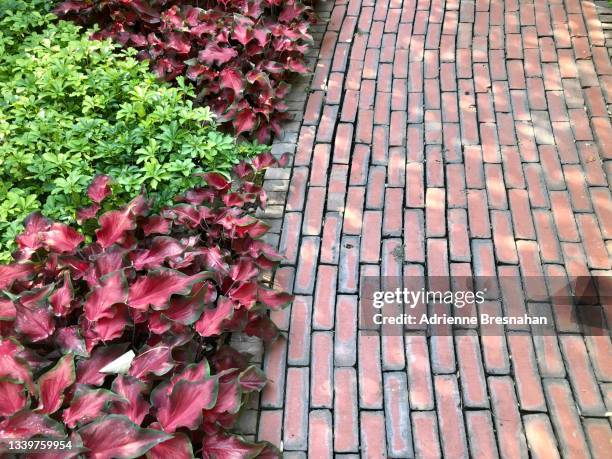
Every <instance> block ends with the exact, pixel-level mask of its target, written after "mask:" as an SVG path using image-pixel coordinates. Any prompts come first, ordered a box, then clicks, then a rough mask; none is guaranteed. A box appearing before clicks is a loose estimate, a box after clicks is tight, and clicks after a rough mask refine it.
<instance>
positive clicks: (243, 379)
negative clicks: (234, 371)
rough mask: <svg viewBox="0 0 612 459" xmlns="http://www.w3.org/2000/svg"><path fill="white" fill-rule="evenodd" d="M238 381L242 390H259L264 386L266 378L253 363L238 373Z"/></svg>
mask: <svg viewBox="0 0 612 459" xmlns="http://www.w3.org/2000/svg"><path fill="white" fill-rule="evenodd" d="M238 382H239V383H240V387H241V388H242V390H243V391H244V392H259V391H261V390H262V389H263V388H264V386H265V385H266V383H267V382H268V380H267V379H266V375H265V374H264V372H263V371H261V370H260V369H259V368H257V367H256V366H255V365H251V366H250V367H248V368H247V369H246V370H244V371H243V372H242V373H240V376H238Z"/></svg>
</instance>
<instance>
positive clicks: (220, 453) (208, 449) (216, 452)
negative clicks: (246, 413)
mask: <svg viewBox="0 0 612 459" xmlns="http://www.w3.org/2000/svg"><path fill="white" fill-rule="evenodd" d="M202 446H203V448H202V455H203V456H202V457H203V458H204V459H237V458H254V457H258V455H259V453H260V452H261V451H262V450H263V448H264V446H265V444H264V443H252V442H249V441H247V440H245V439H244V438H242V437H240V436H238V435H227V434H223V433H220V432H215V433H212V434H210V435H205V436H204V441H203V445H202Z"/></svg>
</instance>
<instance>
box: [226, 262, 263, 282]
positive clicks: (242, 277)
mask: <svg viewBox="0 0 612 459" xmlns="http://www.w3.org/2000/svg"><path fill="white" fill-rule="evenodd" d="M258 274H259V270H258V269H257V267H256V266H255V263H253V261H252V260H250V259H248V258H241V259H240V260H238V263H236V264H235V265H233V266H232V267H231V268H230V272H229V275H230V277H231V278H232V280H234V281H235V282H246V281H250V280H252V279H253V278H254V277H257V275H258Z"/></svg>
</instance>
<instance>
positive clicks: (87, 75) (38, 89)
mask: <svg viewBox="0 0 612 459" xmlns="http://www.w3.org/2000/svg"><path fill="white" fill-rule="evenodd" d="M50 6H51V5H50V2H47V1H45V0H32V1H28V2H23V1H11V0H0V261H6V260H8V259H9V258H10V251H11V250H12V249H13V248H14V246H13V242H12V241H13V239H14V237H15V235H16V234H17V233H18V232H20V231H21V229H22V223H23V220H24V219H25V217H26V216H27V215H28V214H30V213H31V212H32V211H36V210H41V211H42V213H43V214H44V215H45V216H47V217H50V218H53V219H55V220H59V221H64V222H73V221H74V220H75V218H76V210H77V209H78V208H80V207H83V206H84V205H85V204H86V202H85V201H84V200H86V193H85V190H86V188H87V185H88V184H89V183H90V182H91V181H92V179H93V178H94V177H95V176H96V175H97V174H106V175H109V176H112V177H113V178H114V180H113V195H112V196H113V198H112V199H111V200H109V204H108V205H109V206H117V205H120V204H123V203H125V202H127V201H128V200H129V199H131V198H132V197H133V196H134V195H136V194H138V193H139V192H140V191H141V190H142V189H143V188H144V189H146V190H147V192H149V194H150V196H151V197H152V198H153V199H154V202H155V203H156V205H157V206H161V205H162V204H167V203H168V202H169V201H170V199H171V197H172V196H175V195H177V194H179V193H181V192H183V191H185V190H186V189H188V188H190V187H191V186H193V185H195V184H196V183H199V181H200V180H201V179H200V178H198V177H197V176H194V174H196V173H201V172H205V171H209V170H229V168H230V167H231V166H232V165H233V164H235V163H237V162H238V161H239V159H240V158H241V157H245V156H250V155H252V154H255V153H258V152H261V151H262V149H263V148H265V147H260V146H257V145H255V144H248V143H245V144H240V145H238V144H236V141H235V139H234V138H233V137H231V136H228V135H226V134H222V133H220V132H218V131H217V130H216V127H215V124H214V117H213V115H212V114H211V112H210V111H209V109H208V108H205V107H193V106H192V100H193V97H194V94H193V92H192V91H193V90H192V86H191V85H185V84H182V82H181V81H180V80H179V83H178V85H176V86H174V87H171V86H169V85H167V84H166V83H163V82H159V81H158V80H157V78H156V76H155V75H154V74H152V73H151V72H150V71H149V69H148V66H147V64H146V63H143V62H140V61H138V60H137V59H136V58H135V57H134V51H130V50H121V49H120V48H119V47H118V45H115V44H113V43H111V42H110V41H108V40H107V41H92V40H89V38H88V37H89V36H90V35H91V31H83V30H81V28H80V27H79V26H77V25H75V24H73V23H71V22H67V21H60V20H58V19H57V17H56V16H55V15H52V14H50V13H48V11H49V9H50Z"/></svg>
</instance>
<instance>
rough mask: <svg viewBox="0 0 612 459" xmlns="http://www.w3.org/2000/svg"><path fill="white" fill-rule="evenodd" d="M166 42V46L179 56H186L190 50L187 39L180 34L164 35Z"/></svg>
mask: <svg viewBox="0 0 612 459" xmlns="http://www.w3.org/2000/svg"><path fill="white" fill-rule="evenodd" d="M166 40H167V42H166V43H167V45H166V46H168V48H170V49H173V50H174V51H176V52H177V53H179V54H188V53H189V51H190V50H191V44H190V42H189V39H188V38H187V37H186V36H185V35H183V34H182V33H180V32H170V33H169V34H168V35H166Z"/></svg>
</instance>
